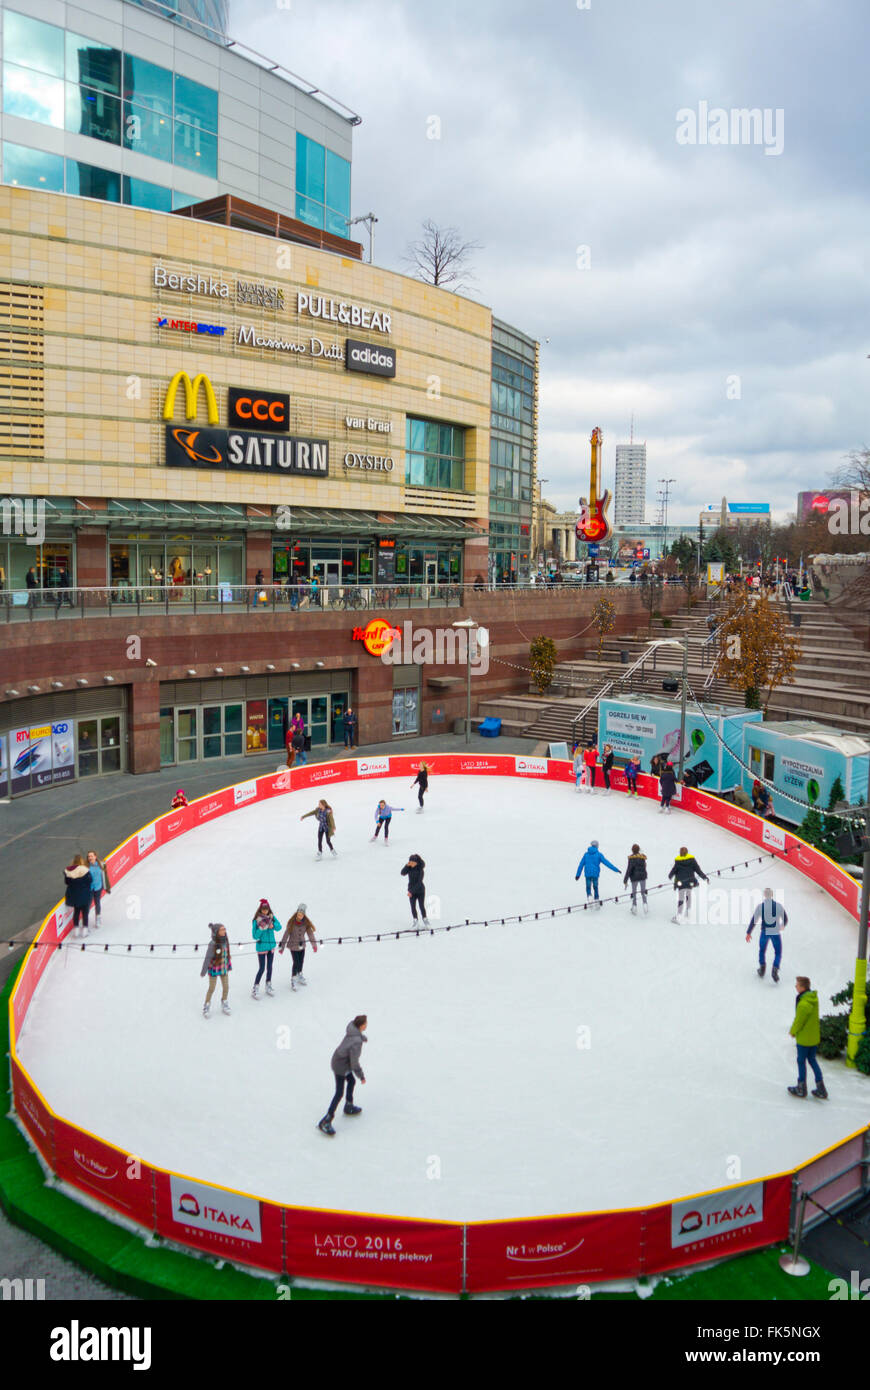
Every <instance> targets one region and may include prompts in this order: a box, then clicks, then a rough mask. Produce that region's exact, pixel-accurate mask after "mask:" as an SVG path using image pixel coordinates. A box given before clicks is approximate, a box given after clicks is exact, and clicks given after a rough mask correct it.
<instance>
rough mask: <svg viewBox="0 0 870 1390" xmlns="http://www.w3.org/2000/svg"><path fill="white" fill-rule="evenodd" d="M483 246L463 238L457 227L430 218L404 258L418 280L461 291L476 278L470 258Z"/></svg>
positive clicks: (457, 291) (455, 292) (456, 292)
mask: <svg viewBox="0 0 870 1390" xmlns="http://www.w3.org/2000/svg"><path fill="white" fill-rule="evenodd" d="M479 250H481V246H480V243H479V242H477V241H463V240H462V237H461V235H460V233H459V229H458V228H457V227H438V226H436V224H435V223H434V222H432V221H431V220H429V219H427V220H426V221H425V222H424V223H423V235H422V237H421V238H420V240H419V241H414V242H412V243H411V245H410V246H409V247H408V251H407V254H406V255H405V256H404V257H403V260H404V263H405V265H407V266H409V267H410V269H411V274H412V275H413V276H414V278H415V279H416V280H425V281H427V283H428V284H430V285H440V287H441V289H443V290H452V291H453V292H454V294H458V293H459V291H460V290H463V289H467V288H468V287H469V285H470V284H471V282H472V281H473V280H474V274H473V273H472V271H471V269H470V267H469V265H468V258H469V256H470V255H471V253H472V251H479Z"/></svg>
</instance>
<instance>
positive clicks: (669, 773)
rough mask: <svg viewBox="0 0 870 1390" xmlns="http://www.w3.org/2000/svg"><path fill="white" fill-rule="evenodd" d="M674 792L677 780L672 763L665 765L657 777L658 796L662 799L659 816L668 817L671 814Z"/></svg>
mask: <svg viewBox="0 0 870 1390" xmlns="http://www.w3.org/2000/svg"><path fill="white" fill-rule="evenodd" d="M676 790H677V778H676V774H675V773H674V765H673V763H665V765H664V767H663V768H662V770H661V773H660V775H659V794H660V796H661V799H662V804H661V805H660V806H659V815H661V814H662V812H664V813H665V815H668V816H669V815H670V814H671V797H672V796H673V795H674V794H675V792H676Z"/></svg>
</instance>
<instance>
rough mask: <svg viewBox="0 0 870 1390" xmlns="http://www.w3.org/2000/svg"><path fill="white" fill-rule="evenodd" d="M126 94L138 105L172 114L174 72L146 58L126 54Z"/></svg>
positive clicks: (129, 99) (166, 114) (127, 97)
mask: <svg viewBox="0 0 870 1390" xmlns="http://www.w3.org/2000/svg"><path fill="white" fill-rule="evenodd" d="M124 96H125V97H126V99H127V101H134V102H136V104H137V105H138V106H150V108H151V110H152V111H160V112H161V113H162V115H164V116H171V115H172V73H171V72H170V71H169V69H168V68H161V67H158V66H157V64H156V63H149V62H148V60H147V59H146V58H133V57H131V56H130V54H129V53H125V54H124Z"/></svg>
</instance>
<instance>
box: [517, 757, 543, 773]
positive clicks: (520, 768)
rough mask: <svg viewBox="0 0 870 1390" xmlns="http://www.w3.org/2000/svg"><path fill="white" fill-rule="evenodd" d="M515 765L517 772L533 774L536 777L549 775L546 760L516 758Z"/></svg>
mask: <svg viewBox="0 0 870 1390" xmlns="http://www.w3.org/2000/svg"><path fill="white" fill-rule="evenodd" d="M515 764H516V770H517V772H522V773H525V774H527V775H528V774H532V775H533V776H535V777H541V776H544V777H545V776H546V775H547V771H548V769H547V759H546V758H516V759H515Z"/></svg>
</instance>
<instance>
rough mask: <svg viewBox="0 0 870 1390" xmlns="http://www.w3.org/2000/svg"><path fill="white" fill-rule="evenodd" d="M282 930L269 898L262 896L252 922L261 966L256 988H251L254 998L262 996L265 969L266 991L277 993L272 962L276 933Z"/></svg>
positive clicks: (255, 982)
mask: <svg viewBox="0 0 870 1390" xmlns="http://www.w3.org/2000/svg"><path fill="white" fill-rule="evenodd" d="M282 930H283V928H282V926H281V923H280V922H279V921H278V918H277V917H276V916H275V914H274V913H273V911H272V909H271V907H270V906H269V901H268V899H267V898H261V899H260V906H259V907H258V908H257V911H256V913H255V914H254V920H253V922H252V923H251V935H252V936H253V938H254V940H255V941H256V943H257V960H258V962H259V966H260V968H259V970H258V971H257V978H256V980H255V981H254V988H253V989H252V990H251V998H252V999H259V997H260V981H261V980H262V978H263V971H264V970H265V972H266V993H267V994H274V993H275V991H274V990H273V988H272V962H273V961H274V959H275V947H276V945H277V942H276V941H275V933H276V931H282Z"/></svg>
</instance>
